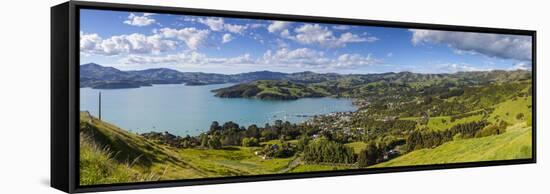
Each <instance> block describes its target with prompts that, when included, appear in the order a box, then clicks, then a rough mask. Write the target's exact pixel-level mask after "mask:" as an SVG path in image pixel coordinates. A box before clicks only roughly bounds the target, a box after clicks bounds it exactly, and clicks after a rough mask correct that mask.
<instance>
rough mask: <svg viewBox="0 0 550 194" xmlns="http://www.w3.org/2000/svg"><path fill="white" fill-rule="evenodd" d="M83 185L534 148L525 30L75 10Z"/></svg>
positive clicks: (384, 164) (391, 163)
mask: <svg viewBox="0 0 550 194" xmlns="http://www.w3.org/2000/svg"><path fill="white" fill-rule="evenodd" d="M79 29H80V56H79V58H80V59H79V60H80V61H79V64H80V66H79V70H80V75H79V76H80V78H79V79H80V93H79V96H80V123H79V127H80V128H79V133H80V136H79V149H80V150H79V165H78V166H79V168H80V169H79V178H80V181H79V184H80V185H81V186H93V185H102V184H116V183H136V182H149V181H163V180H188V179H202V178H214V177H238V176H249V175H273V174H287V173H304V172H316V171H339V170H350V169H356V170H367V171H368V170H369V169H376V168H389V167H402V166H418V165H434V164H452V163H465V162H484V161H501V160H515V159H530V158H532V156H533V153H532V146H533V145H532V135H533V134H532V133H533V128H532V127H533V123H532V120H533V115H532V111H533V107H532V106H533V102H532V98H533V97H532V94H533V91H532V90H533V83H532V76H533V72H532V66H533V65H532V60H533V59H532V56H533V54H532V46H533V43H532V38H531V36H521V35H508V34H491V33H476V32H457V31H438V30H427V29H407V28H390V27H376V26H359V25H340V24H327V23H308V22H290V21H276V20H258V19H242V18H228V17H207V16H191V15H175V14H160V13H142V12H125V11H107V10H91V9H81V10H80V27H79Z"/></svg>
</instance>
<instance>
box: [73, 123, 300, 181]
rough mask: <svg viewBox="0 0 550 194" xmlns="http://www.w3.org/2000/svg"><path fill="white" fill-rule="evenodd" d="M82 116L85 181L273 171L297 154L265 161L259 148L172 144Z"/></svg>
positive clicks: (285, 166)
mask: <svg viewBox="0 0 550 194" xmlns="http://www.w3.org/2000/svg"><path fill="white" fill-rule="evenodd" d="M80 120H81V132H83V133H82V134H83V137H84V138H81V148H82V149H81V150H80V157H81V169H80V172H81V174H82V176H81V183H82V184H83V185H90V184H107V183H121V182H137V181H147V180H174V179H190V178H204V177H217V176H237V175H253V174H274V173H282V172H287V171H289V170H290V169H288V167H289V164H290V162H291V161H293V160H294V159H295V158H276V159H269V160H263V159H261V158H260V157H259V156H256V155H255V154H254V152H255V151H256V150H260V149H261V147H251V148H248V147H240V146H234V147H225V148H224V149H220V150H210V149H204V150H203V149H174V148H171V147H168V146H164V145H159V144H157V143H154V142H152V141H149V140H147V139H145V138H143V137H141V136H139V135H136V134H133V133H129V132H127V131H125V130H123V129H120V128H118V127H116V126H114V125H111V124H109V123H106V122H102V121H99V120H97V119H96V118H94V117H91V116H89V115H88V114H86V113H81V118H80ZM290 142H291V143H293V142H292V141H290ZM273 143H277V142H273ZM109 150H117V151H118V152H116V153H114V152H111V151H109Z"/></svg>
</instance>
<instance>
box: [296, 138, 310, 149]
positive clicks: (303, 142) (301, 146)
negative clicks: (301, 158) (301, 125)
mask: <svg viewBox="0 0 550 194" xmlns="http://www.w3.org/2000/svg"><path fill="white" fill-rule="evenodd" d="M309 141H310V139H309V136H307V135H305V134H304V135H302V137H301V138H300V139H299V140H298V143H296V149H298V150H299V151H303V150H304V148H306V146H307V144H308V143H309Z"/></svg>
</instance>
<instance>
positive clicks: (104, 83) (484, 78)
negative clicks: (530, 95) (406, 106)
mask: <svg viewBox="0 0 550 194" xmlns="http://www.w3.org/2000/svg"><path fill="white" fill-rule="evenodd" d="M530 76H531V72H529V71H521V70H517V71H480V72H458V73H454V74H419V73H411V72H400V73H393V72H390V73H380V74H336V73H315V72H311V71H304V72H297V73H281V72H272V71H255V72H248V73H239V74H217V73H202V72H180V71H177V70H173V69H168V68H154V69H145V70H133V71H122V70H119V69H116V68H113V67H105V66H101V65H99V64H95V63H88V64H84V65H80V87H82V88H85V87H91V88H110V89H117V88H136V87H143V86H151V85H152V84H182V83H185V84H187V85H208V84H221V83H248V82H253V81H257V80H279V81H290V82H293V83H295V84H328V85H331V84H332V85H331V86H330V87H331V88H333V89H336V90H339V89H338V88H349V87H351V86H360V85H365V84H371V85H376V84H389V83H391V84H411V83H418V86H425V85H427V84H441V83H449V84H455V83H461V84H482V83H488V82H503V81H506V80H520V79H527V78H530ZM334 92H338V91H329V93H330V94H334ZM220 96H223V95H221V94H220Z"/></svg>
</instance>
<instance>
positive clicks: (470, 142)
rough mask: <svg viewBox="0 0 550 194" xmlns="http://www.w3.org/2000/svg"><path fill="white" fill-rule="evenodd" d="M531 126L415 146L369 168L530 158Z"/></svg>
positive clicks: (519, 126) (514, 127) (519, 125)
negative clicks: (400, 154) (441, 143)
mask: <svg viewBox="0 0 550 194" xmlns="http://www.w3.org/2000/svg"><path fill="white" fill-rule="evenodd" d="M531 135H532V133H531V127H526V126H525V125H523V124H518V125H515V126H513V127H510V128H508V131H507V132H506V133H504V134H502V135H495V136H488V137H482V138H472V139H464V140H456V141H451V142H448V143H445V144H443V145H441V146H438V147H436V148H434V149H421V150H416V151H413V152H411V153H408V154H406V155H403V156H401V157H398V158H395V159H393V160H390V161H388V162H384V163H380V164H377V165H375V166H372V167H373V168H378V167H390V166H410V165H423V164H445V163H458V162H477V161H489V160H509V159H522V158H531V156H532V153H531V143H532V142H531Z"/></svg>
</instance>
